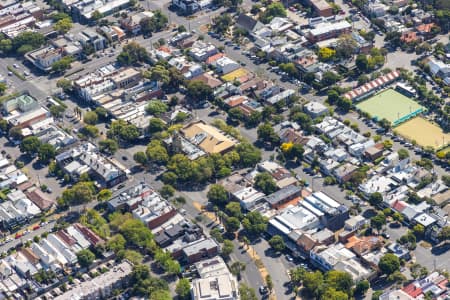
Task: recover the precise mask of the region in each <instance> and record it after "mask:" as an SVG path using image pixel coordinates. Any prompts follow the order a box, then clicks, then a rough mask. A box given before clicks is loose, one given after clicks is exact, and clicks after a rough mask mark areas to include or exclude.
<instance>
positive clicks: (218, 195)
mask: <svg viewBox="0 0 450 300" xmlns="http://www.w3.org/2000/svg"><path fill="white" fill-rule="evenodd" d="M206 197H207V198H208V201H209V202H211V203H213V204H215V205H223V204H225V203H226V202H227V201H228V193H227V191H226V190H225V188H224V187H223V186H222V185H220V184H212V185H211V186H210V188H209V191H208V193H207V194H206Z"/></svg>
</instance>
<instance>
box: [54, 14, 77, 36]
mask: <svg viewBox="0 0 450 300" xmlns="http://www.w3.org/2000/svg"><path fill="white" fill-rule="evenodd" d="M72 26H73V23H72V19H70V18H64V19H61V20H59V21H57V22H56V23H55V25H53V29H55V30H56V31H58V32H59V33H61V34H65V33H67V32H69V30H70V29H72Z"/></svg>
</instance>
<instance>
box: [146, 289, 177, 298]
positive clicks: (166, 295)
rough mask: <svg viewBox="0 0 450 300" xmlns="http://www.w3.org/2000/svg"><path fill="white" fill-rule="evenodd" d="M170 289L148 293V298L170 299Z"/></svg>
mask: <svg viewBox="0 0 450 300" xmlns="http://www.w3.org/2000/svg"><path fill="white" fill-rule="evenodd" d="M172 299H173V298H172V296H171V295H170V291H168V290H156V291H154V292H153V293H151V294H150V298H149V300H172Z"/></svg>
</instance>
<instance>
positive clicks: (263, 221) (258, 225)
mask: <svg viewBox="0 0 450 300" xmlns="http://www.w3.org/2000/svg"><path fill="white" fill-rule="evenodd" d="M267 224H268V219H267V218H266V217H264V216H263V215H262V214H261V213H260V212H258V211H251V212H249V213H248V214H246V215H245V217H244V219H243V220H242V226H243V227H244V229H245V231H246V232H248V233H249V234H250V235H259V234H261V233H263V232H265V231H266V229H267Z"/></svg>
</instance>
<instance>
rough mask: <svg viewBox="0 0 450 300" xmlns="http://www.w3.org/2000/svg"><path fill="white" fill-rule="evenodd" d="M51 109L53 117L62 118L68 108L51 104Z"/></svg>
mask: <svg viewBox="0 0 450 300" xmlns="http://www.w3.org/2000/svg"><path fill="white" fill-rule="evenodd" d="M49 111H50V113H51V114H52V116H53V117H55V118H57V119H60V118H62V117H63V114H64V112H65V111H66V109H65V108H64V107H63V106H61V105H52V106H50V108H49Z"/></svg>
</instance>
